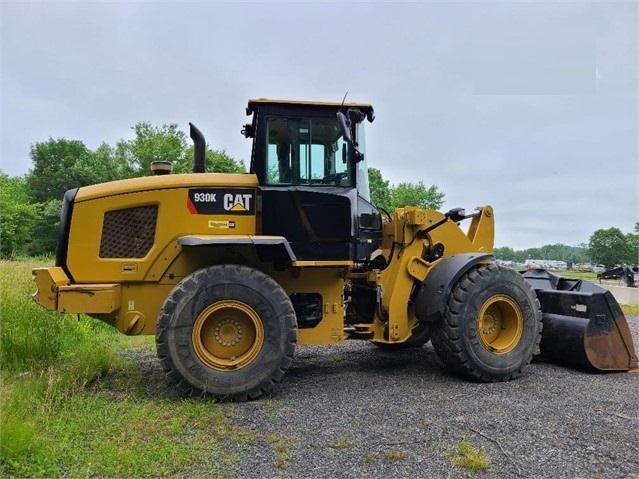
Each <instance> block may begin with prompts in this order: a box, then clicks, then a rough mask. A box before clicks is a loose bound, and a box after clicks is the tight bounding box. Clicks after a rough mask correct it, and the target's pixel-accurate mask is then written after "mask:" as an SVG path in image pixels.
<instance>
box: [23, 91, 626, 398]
mask: <svg viewBox="0 0 639 479" xmlns="http://www.w3.org/2000/svg"><path fill="white" fill-rule="evenodd" d="M246 111H247V115H250V116H252V121H251V122H250V123H248V124H246V125H245V126H244V129H243V130H242V133H243V134H244V136H245V137H246V138H250V139H251V140H252V154H251V163H250V172H249V173H247V174H221V173H207V172H206V171H205V169H206V168H205V161H204V151H205V140H204V137H203V135H202V133H201V132H200V131H199V130H198V129H197V128H196V127H195V126H194V125H191V132H190V133H191V138H192V139H193V142H194V166H193V173H188V174H166V173H168V170H169V169H170V165H167V164H166V163H158V164H156V165H154V169H155V170H156V173H158V174H156V175H153V176H149V177H145V178H134V179H127V180H121V181H115V182H111V183H105V184H98V185H93V186H87V187H82V188H77V189H73V190H70V191H68V192H67V193H66V194H65V196H64V201H63V207H62V213H61V225H60V237H59V243H58V249H57V255H56V266H55V267H51V268H39V269H35V270H34V271H33V275H34V280H35V283H36V285H37V292H36V293H35V294H34V299H35V301H36V302H38V303H39V304H40V305H42V306H43V307H45V308H47V309H49V310H55V311H60V312H65V313H84V314H88V315H90V316H92V317H94V318H97V319H99V320H101V321H104V322H106V323H108V324H110V325H112V326H113V327H115V328H117V329H118V330H119V331H121V332H123V333H125V334H129V335H137V334H155V337H156V342H157V351H158V355H159V358H160V361H161V364H162V367H163V368H164V370H165V372H166V375H167V377H168V380H169V381H170V382H172V383H174V384H175V385H176V387H177V388H179V389H180V390H182V391H184V392H205V393H208V394H211V395H213V396H215V397H217V398H221V399H233V400H237V401H243V400H246V399H253V398H257V397H259V396H261V395H262V394H264V393H269V392H270V391H272V389H273V387H274V384H275V383H277V382H278V381H279V380H280V379H281V378H282V376H283V375H284V373H285V372H286V370H287V368H288V367H289V365H290V364H291V361H292V359H293V354H294V350H295V347H296V345H298V344H299V345H307V344H339V343H342V342H343V341H345V340H347V339H351V340H356V339H359V340H366V341H370V342H372V343H374V344H376V345H377V346H379V347H380V348H384V349H390V350H392V349H400V348H406V347H417V346H421V345H423V344H425V343H426V342H427V341H429V340H431V341H432V344H433V346H434V348H435V351H436V352H437V354H438V355H439V357H440V358H441V359H442V361H443V362H444V363H445V364H446V366H448V367H449V368H450V370H451V371H453V372H455V373H458V374H460V375H462V376H465V377H468V378H471V379H473V380H478V381H503V380H508V379H512V378H516V377H517V376H519V375H521V374H522V372H523V371H524V368H525V367H526V365H527V364H528V363H529V362H530V361H531V359H532V357H533V355H534V354H536V353H537V352H538V350H539V346H540V341H541V353H542V354H544V355H547V356H548V357H550V358H554V359H556V360H565V361H569V362H575V363H577V364H581V365H586V366H589V367H592V368H594V369H611V370H629V369H633V368H636V367H637V358H636V355H635V351H634V347H633V343H632V338H631V336H630V332H629V330H628V325H627V322H626V319H625V318H624V316H623V314H622V313H621V311H620V309H619V306H618V305H617V303H616V301H615V300H614V298H613V297H612V296H611V295H610V294H609V293H607V292H605V291H604V290H603V289H601V288H599V287H598V286H596V285H594V284H590V283H581V282H574V281H572V282H569V281H568V280H564V279H562V278H558V277H556V276H554V275H551V274H549V273H547V272H543V271H533V272H529V273H526V274H524V275H522V274H520V273H519V272H516V271H514V270H512V269H508V268H504V267H501V266H498V265H496V264H495V263H494V262H493V256H492V252H493V238H494V214H493V209H492V208H491V207H490V206H483V207H480V208H477V209H475V210H474V211H472V212H469V213H466V211H465V210H463V209H461V208H455V209H452V210H450V211H448V212H446V213H441V212H437V211H430V210H425V209H418V208H414V207H406V208H400V209H397V210H396V211H395V212H394V213H393V214H392V215H390V214H388V213H386V212H385V211H382V210H380V209H379V208H377V207H376V206H375V204H374V203H373V202H372V201H371V197H370V191H369V183H368V169H367V164H366V149H365V141H364V140H365V138H364V125H365V123H366V122H372V121H373V119H374V117H375V115H374V111H373V107H372V106H371V105H368V104H359V103H346V104H340V103H320V102H302V101H299V102H292V101H278V100H266V99H258V100H250V101H249V102H248V107H247V110H246ZM462 223H466V224H465V225H463V224H462ZM460 225H461V226H460ZM462 226H463V229H462ZM542 327H543V333H542Z"/></svg>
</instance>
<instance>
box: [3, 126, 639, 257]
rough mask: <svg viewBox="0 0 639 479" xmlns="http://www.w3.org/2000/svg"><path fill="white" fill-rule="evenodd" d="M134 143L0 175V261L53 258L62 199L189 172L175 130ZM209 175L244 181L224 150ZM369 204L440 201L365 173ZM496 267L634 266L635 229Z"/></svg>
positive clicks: (40, 153) (55, 152)
mask: <svg viewBox="0 0 639 479" xmlns="http://www.w3.org/2000/svg"><path fill="white" fill-rule="evenodd" d="M131 129H132V130H133V133H134V138H133V139H131V140H124V139H122V140H120V141H118V142H117V143H116V144H115V145H114V146H112V145H109V144H107V143H102V144H101V145H100V146H98V147H97V148H96V149H95V150H91V149H89V148H87V146H86V145H85V144H84V143H83V142H82V141H79V140H67V139H65V138H57V139H53V138H49V139H48V140H47V141H42V142H37V143H35V144H33V145H32V146H31V149H30V151H29V156H30V158H31V162H32V164H33V167H32V168H31V169H30V170H29V172H28V173H27V174H26V175H25V176H22V177H10V176H8V175H6V174H5V173H3V172H0V207H1V212H0V232H1V233H0V256H1V257H4V258H7V257H12V256H19V255H43V254H50V253H53V252H54V251H55V248H56V242H57V231H58V227H59V222H60V208H61V205H62V197H63V195H64V193H65V192H66V191H67V190H69V189H71V188H76V187H81V186H86V185H91V184H96V183H103V182H107V181H114V180H120V179H125V178H134V177H139V176H146V175H149V174H151V163H152V162H153V161H170V162H171V163H172V164H173V172H174V173H187V172H190V171H191V169H192V166H193V160H192V158H193V146H192V145H191V144H190V141H189V140H188V138H187V135H186V134H185V133H184V132H183V131H182V130H180V129H179V128H178V125H176V124H168V125H163V126H161V127H158V126H154V125H151V124H150V123H148V122H141V123H137V124H136V125H135V126H133V127H132V128H131ZM205 157H206V169H207V171H209V172H219V173H244V172H246V167H245V165H244V163H243V162H242V161H238V160H235V159H234V158H231V157H230V156H229V155H227V154H226V152H225V151H224V150H213V149H211V148H210V147H209V146H208V145H207V146H206V149H205ZM368 173H369V183H370V190H371V198H372V200H373V202H374V203H375V204H376V205H377V206H378V207H379V208H381V209H383V210H385V211H387V212H389V213H391V214H392V212H393V211H394V210H395V208H398V207H402V206H406V205H411V206H417V207H420V208H428V209H434V210H439V209H440V208H441V207H442V205H443V203H444V197H445V194H444V193H443V192H441V191H440V190H439V188H438V187H437V186H436V185H430V186H426V185H425V184H424V183H423V182H421V181H420V182H418V183H409V182H403V183H399V184H397V185H392V184H390V182H389V181H388V180H385V179H384V177H383V175H382V172H381V171H380V170H378V169H376V168H369V169H368ZM495 256H496V258H497V259H502V260H505V261H514V262H524V261H525V260H526V259H529V258H535V259H555V260H564V261H567V262H573V263H587V262H595V263H600V264H604V265H606V266H613V265H616V264H636V263H637V261H638V257H639V222H638V223H637V225H636V226H635V231H634V233H622V232H621V231H620V230H619V229H618V228H610V229H607V230H597V231H595V232H594V233H593V235H592V236H591V238H590V242H589V244H588V245H585V244H582V245H580V246H577V247H571V246H566V245H561V244H558V245H545V246H542V247H541V248H530V249H527V250H523V251H514V250H513V249H512V248H509V247H503V248H496V249H495Z"/></svg>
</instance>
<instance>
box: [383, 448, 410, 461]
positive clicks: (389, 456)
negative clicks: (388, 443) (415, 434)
mask: <svg viewBox="0 0 639 479" xmlns="http://www.w3.org/2000/svg"><path fill="white" fill-rule="evenodd" d="M382 455H383V456H384V459H386V460H387V461H395V462H398V461H403V460H405V459H406V456H407V455H408V454H407V453H406V451H401V450H399V449H389V450H386V451H384V452H383V453H382Z"/></svg>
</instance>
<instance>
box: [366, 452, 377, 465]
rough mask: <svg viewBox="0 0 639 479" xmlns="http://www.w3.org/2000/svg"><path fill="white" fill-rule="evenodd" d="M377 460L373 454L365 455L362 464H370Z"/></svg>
mask: <svg viewBox="0 0 639 479" xmlns="http://www.w3.org/2000/svg"><path fill="white" fill-rule="evenodd" d="M376 460H377V456H375V454H366V455H365V456H364V464H372V463H374V462H375V461H376Z"/></svg>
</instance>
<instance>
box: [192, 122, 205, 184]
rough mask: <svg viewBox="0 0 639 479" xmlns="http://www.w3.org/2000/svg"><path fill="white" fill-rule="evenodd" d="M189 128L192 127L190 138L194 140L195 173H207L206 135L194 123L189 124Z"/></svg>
mask: <svg viewBox="0 0 639 479" xmlns="http://www.w3.org/2000/svg"><path fill="white" fill-rule="evenodd" d="M189 126H190V127H191V132H190V136H191V139H192V140H193V173H206V157H205V153H204V152H205V149H206V141H205V140H204V135H203V134H202V132H201V131H200V130H198V128H197V127H196V126H195V125H194V124H193V123H189Z"/></svg>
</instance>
